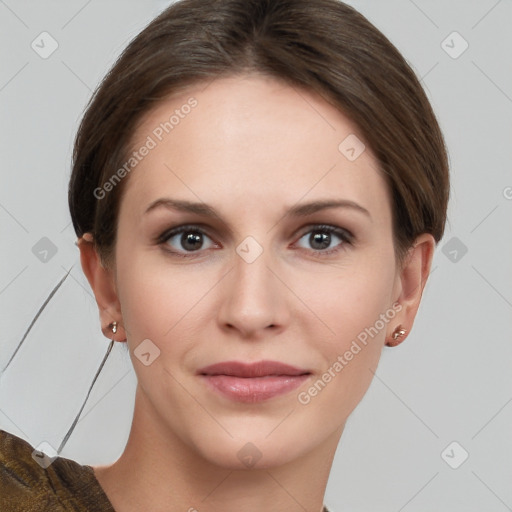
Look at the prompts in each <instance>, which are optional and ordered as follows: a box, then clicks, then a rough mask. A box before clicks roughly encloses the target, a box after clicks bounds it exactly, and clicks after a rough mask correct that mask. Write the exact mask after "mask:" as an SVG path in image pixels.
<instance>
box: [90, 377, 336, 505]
mask: <svg viewBox="0 0 512 512" xmlns="http://www.w3.org/2000/svg"><path fill="white" fill-rule="evenodd" d="M342 431H343V427H341V428H340V429H338V430H337V431H336V432H334V433H333V435H332V436H331V437H330V438H328V439H327V440H326V441H325V442H324V443H323V444H322V445H320V446H318V447H316V448H315V450H314V451H312V452H310V453H307V454H306V455H304V456H302V457H301V458H299V459H294V460H292V461H288V462H286V463H284V464H282V465H280V466H278V467H269V468H264V469H239V468H230V467H225V468H223V467H219V465H216V464H214V463H213V462H212V461H209V460H207V459H205V457H203V456H201V454H200V453H198V452H197V450H195V449H194V446H189V445H187V444H186V443H184V442H183V441H182V440H181V439H180V438H179V436H177V435H176V433H174V432H172V431H170V430H169V428H168V427H166V426H165V425H163V423H162V422H161V421H159V420H158V417H157V415H156V413H155V410H154V409H153V408H152V407H151V405H150V404H149V403H148V401H147V399H146V398H145V397H144V395H143V392H142V391H141V390H140V387H139V386H137V392H136V398H135V409H134V415H133V422H132V426H131V431H130V435H129V438H128V442H127V444H126V447H125V450H124V451H123V454H122V455H121V457H120V458H119V459H118V460H117V461H116V462H115V463H113V464H112V465H110V466H99V467H94V468H93V469H94V472H95V475H96V478H97V479H98V481H99V483H100V485H101V486H102V488H103V490H104V491H105V494H106V495H107V497H108V498H109V500H110V502H111V503H112V505H113V507H114V508H115V510H116V512H132V511H133V512H135V511H138V510H159V511H162V512H184V511H187V512H214V511H218V510H223V511H225V512H239V511H240V510H265V511H268V512H306V511H307V512H322V510H323V499H324V494H325V489H326V486H327V480H328V478H329V472H330V469H331V466H332V462H333V458H334V454H335V451H336V447H337V445H338V441H339V438H340V436H341V432H342Z"/></svg>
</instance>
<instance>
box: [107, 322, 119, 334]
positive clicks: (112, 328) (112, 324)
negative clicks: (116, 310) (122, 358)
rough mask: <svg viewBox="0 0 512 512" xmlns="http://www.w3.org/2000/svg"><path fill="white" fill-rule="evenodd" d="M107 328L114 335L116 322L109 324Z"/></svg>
mask: <svg viewBox="0 0 512 512" xmlns="http://www.w3.org/2000/svg"><path fill="white" fill-rule="evenodd" d="M109 328H110V329H111V330H112V333H113V334H115V333H116V332H117V322H112V323H111V324H109Z"/></svg>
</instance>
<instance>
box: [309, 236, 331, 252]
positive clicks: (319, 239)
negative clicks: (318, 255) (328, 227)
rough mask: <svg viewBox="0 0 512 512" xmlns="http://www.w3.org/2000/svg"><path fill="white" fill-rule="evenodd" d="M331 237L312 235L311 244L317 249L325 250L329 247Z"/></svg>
mask: <svg viewBox="0 0 512 512" xmlns="http://www.w3.org/2000/svg"><path fill="white" fill-rule="evenodd" d="M330 237H331V235H330V234H329V233H319V232H316V233H315V234H311V235H310V237H309V238H310V242H311V244H312V246H313V247H314V248H315V249H325V248H326V247H329V243H330ZM315 244H319V245H320V247H315Z"/></svg>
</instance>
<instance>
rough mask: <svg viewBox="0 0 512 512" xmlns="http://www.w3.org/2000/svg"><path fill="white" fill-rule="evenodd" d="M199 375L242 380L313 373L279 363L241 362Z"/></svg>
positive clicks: (219, 365) (211, 368) (209, 368)
mask: <svg viewBox="0 0 512 512" xmlns="http://www.w3.org/2000/svg"><path fill="white" fill-rule="evenodd" d="M197 373H198V374H199V375H209V376H214V375H228V376H231V377H240V378H255V377H266V376H271V375H274V376H293V377H295V376H298V375H307V374H309V373H311V372H309V371H308V370H305V369H301V368H296V367H295V366H290V365H288V364H284V363H280V362H278V361H259V362H256V363H242V362H239V361H225V362H222V363H217V364H212V365H210V366H206V367H204V368H201V369H200V370H199V371H198V372H197Z"/></svg>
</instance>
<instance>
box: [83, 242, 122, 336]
mask: <svg viewBox="0 0 512 512" xmlns="http://www.w3.org/2000/svg"><path fill="white" fill-rule="evenodd" d="M76 245H77V246H78V248H79V249H80V263H81V264H82V269H83V271H84V274H85V276H86V277H87V280H88V281H89V284H90V285H91V288H92V291H93V292H94V296H95V297H96V303H97V304H98V309H99V313H100V322H101V330H102V332H103V334H104V335H105V336H106V337H107V338H108V339H114V340H115V341H125V340H126V331H125V328H124V324H123V321H122V314H121V305H120V303H119V299H118V296H117V289H116V285H115V279H114V275H113V272H112V270H111V269H107V268H105V267H104V266H103V264H102V262H101V259H100V257H99V254H98V252H97V250H96V247H95V245H94V242H93V237H92V235H91V233H85V234H84V235H83V236H82V238H80V239H79V240H78V241H77V244H76ZM112 322H117V332H116V333H115V334H114V333H113V332H112V329H111V328H110V327H109V325H110V324H111V323H112Z"/></svg>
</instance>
